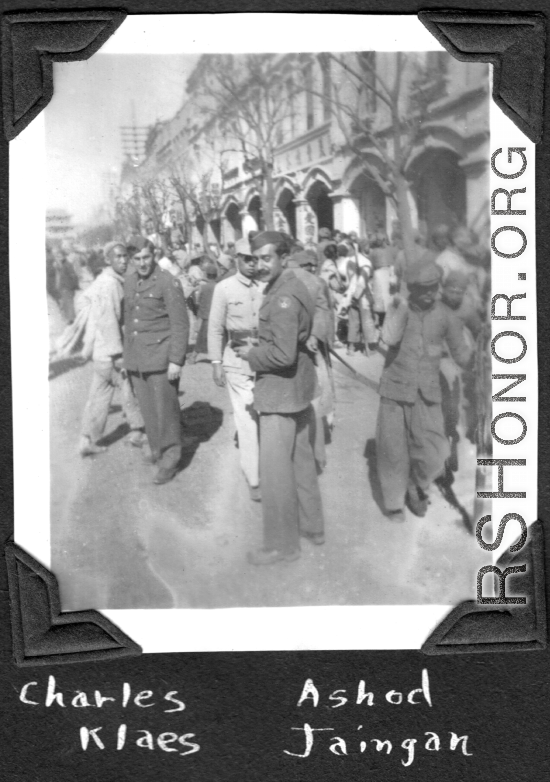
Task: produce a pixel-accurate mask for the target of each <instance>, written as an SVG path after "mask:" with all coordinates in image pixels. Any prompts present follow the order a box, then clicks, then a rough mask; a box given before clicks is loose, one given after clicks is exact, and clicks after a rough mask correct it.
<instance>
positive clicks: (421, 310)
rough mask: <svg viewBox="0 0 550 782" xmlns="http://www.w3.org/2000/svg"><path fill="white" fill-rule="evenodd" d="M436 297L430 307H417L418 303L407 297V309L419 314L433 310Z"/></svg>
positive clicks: (435, 304)
mask: <svg viewBox="0 0 550 782" xmlns="http://www.w3.org/2000/svg"><path fill="white" fill-rule="evenodd" d="M437 301H438V300H437V299H436V300H435V301H434V303H433V304H432V305H431V307H427V308H426V309H423V308H422V307H419V306H418V305H416V304H414V303H413V302H412V301H411V300H410V299H409V309H411V310H412V311H413V312H417V313H418V314H419V315H423V314H426V313H428V312H433V311H434V310H435V308H436V306H437Z"/></svg>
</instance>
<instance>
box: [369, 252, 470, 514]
mask: <svg viewBox="0 0 550 782" xmlns="http://www.w3.org/2000/svg"><path fill="white" fill-rule="evenodd" d="M440 279H441V270H440V269H439V267H438V266H436V264H434V263H415V264H411V265H410V267H409V268H408V269H407V273H406V282H407V285H408V288H409V300H408V302H407V301H404V300H403V299H400V298H399V297H396V298H394V299H393V301H392V303H391V304H390V306H389V308H388V313H387V316H386V319H385V320H384V326H383V328H382V340H383V341H384V342H385V343H386V345H388V354H387V357H386V366H385V368H384V371H383V373H382V378H381V381H380V407H379V410H378V424H377V431H376V458H377V468H378V477H379V479H380V484H381V488H382V494H383V497H384V505H385V508H386V512H387V515H388V517H389V518H391V519H393V520H394V521H405V514H404V510H403V508H404V504H405V497H406V499H407V505H408V507H409V508H410V510H411V511H412V512H413V513H414V514H415V515H417V516H424V515H425V514H426V511H427V508H428V497H427V490H428V488H429V486H430V484H431V483H432V481H433V480H434V479H435V478H437V477H438V475H440V474H441V473H442V472H443V469H444V467H445V461H446V459H447V458H448V456H449V441H448V439H447V437H446V436H445V427H444V422H443V414H442V412H441V386H440V381H439V369H440V364H441V358H442V356H443V350H444V346H445V344H446V345H447V347H448V348H449V352H450V354H451V356H452V357H453V359H454V360H455V361H456V363H457V364H458V365H459V366H462V367H464V366H466V365H467V364H468V361H469V359H470V357H471V350H470V348H469V347H468V345H467V344H466V342H465V340H464V337H463V334H462V324H461V323H459V321H458V319H457V318H456V316H455V315H454V313H453V312H452V311H451V310H450V309H449V308H448V307H446V306H445V305H444V304H442V303H441V301H439V300H438V299H437V294H438V290H439V282H440Z"/></svg>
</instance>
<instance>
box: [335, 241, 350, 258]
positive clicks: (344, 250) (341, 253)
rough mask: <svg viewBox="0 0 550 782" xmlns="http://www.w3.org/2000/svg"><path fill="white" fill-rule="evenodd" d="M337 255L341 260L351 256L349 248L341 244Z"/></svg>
mask: <svg viewBox="0 0 550 782" xmlns="http://www.w3.org/2000/svg"><path fill="white" fill-rule="evenodd" d="M337 254H338V257H339V258H345V257H346V256H348V255H349V247H347V245H345V244H339V245H338V249H337Z"/></svg>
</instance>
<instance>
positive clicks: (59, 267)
mask: <svg viewBox="0 0 550 782" xmlns="http://www.w3.org/2000/svg"><path fill="white" fill-rule="evenodd" d="M53 270H54V274H53V276H54V281H53V290H54V291H55V299H56V301H57V304H58V305H59V309H60V310H61V314H62V315H63V317H64V319H65V321H66V322H67V323H68V324H69V325H70V324H71V323H72V322H73V321H74V319H75V315H76V313H75V307H74V296H75V292H76V291H77V290H78V277H77V274H76V272H75V270H74V269H73V266H72V264H70V263H69V261H68V260H67V256H66V254H65V252H64V251H63V250H62V249H61V248H60V247H57V248H55V249H54V251H53Z"/></svg>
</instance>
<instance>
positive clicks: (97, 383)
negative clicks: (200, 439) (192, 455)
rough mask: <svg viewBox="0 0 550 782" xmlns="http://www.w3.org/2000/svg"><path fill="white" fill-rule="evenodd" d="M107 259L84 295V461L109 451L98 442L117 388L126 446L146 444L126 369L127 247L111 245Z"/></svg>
mask: <svg viewBox="0 0 550 782" xmlns="http://www.w3.org/2000/svg"><path fill="white" fill-rule="evenodd" d="M104 258H105V261H106V262H107V264H108V266H107V267H106V268H104V269H103V271H102V272H101V274H99V276H98V277H96V279H95V280H94V281H93V282H92V283H91V285H89V286H88V287H87V288H86V291H85V292H84V293H83V298H84V299H85V305H87V314H86V326H85V336H84V348H83V351H82V352H83V356H84V357H85V358H91V359H92V361H93V375H92V383H91V386H90V391H89V394H88V401H87V402H86V407H85V408H84V417H83V421H82V435H81V438H80V444H79V452H80V455H81V456H91V455H93V454H97V453H103V452H104V451H105V450H106V448H105V447H103V446H100V445H99V444H98V443H99V442H100V441H101V439H102V437H103V435H104V432H105V425H106V423H107V417H108V415H109V408H110V405H111V402H112V399H113V394H114V391H115V388H116V387H118V388H119V390H120V393H121V398H122V409H123V411H124V414H125V417H126V420H127V422H128V424H129V426H130V435H129V438H128V442H129V443H130V444H132V445H135V446H137V447H141V445H142V443H143V418H142V416H141V413H140V411H139V407H138V403H137V401H136V398H135V396H134V394H133V391H132V387H131V385H130V381H129V380H128V377H127V375H126V372H125V370H124V369H123V368H122V320H123V316H122V304H123V294H124V274H125V273H126V270H127V268H128V251H127V249H126V246H125V245H124V244H122V243H120V242H110V243H109V244H108V245H107V246H106V247H105V251H104ZM85 305H84V306H85ZM84 306H83V308H84Z"/></svg>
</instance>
